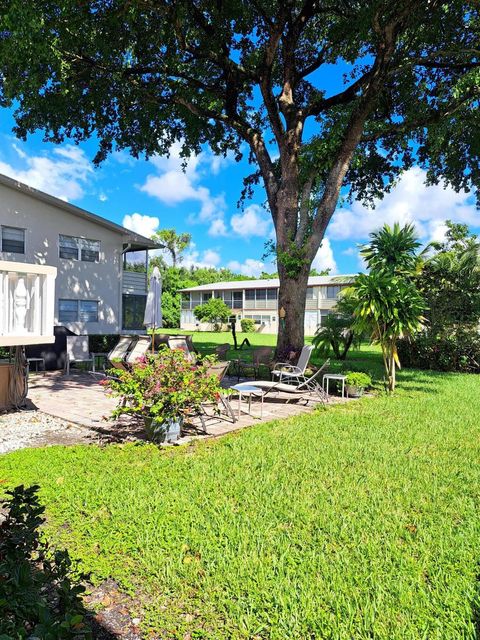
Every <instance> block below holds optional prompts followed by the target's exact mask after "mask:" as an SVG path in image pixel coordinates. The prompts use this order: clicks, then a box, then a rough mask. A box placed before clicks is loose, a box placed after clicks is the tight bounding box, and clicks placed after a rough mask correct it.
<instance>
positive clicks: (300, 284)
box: [277, 268, 308, 357]
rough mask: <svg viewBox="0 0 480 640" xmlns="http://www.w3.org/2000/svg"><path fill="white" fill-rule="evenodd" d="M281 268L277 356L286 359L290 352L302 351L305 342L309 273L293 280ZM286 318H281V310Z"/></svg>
mask: <svg viewBox="0 0 480 640" xmlns="http://www.w3.org/2000/svg"><path fill="white" fill-rule="evenodd" d="M283 271H284V270H283V269H282V268H279V276H280V289H279V292H278V339H277V355H279V356H282V357H285V356H286V355H288V353H289V352H290V351H297V352H298V351H300V350H301V349H302V347H303V345H304V340H305V304H306V299H307V284H308V271H307V273H306V274H305V273H302V274H300V275H299V276H298V277H297V278H291V277H289V276H288V275H287V274H285V273H283V274H282V272H283ZM282 308H283V309H284V310H285V318H284V319H282V318H281V313H280V312H281V309H282Z"/></svg>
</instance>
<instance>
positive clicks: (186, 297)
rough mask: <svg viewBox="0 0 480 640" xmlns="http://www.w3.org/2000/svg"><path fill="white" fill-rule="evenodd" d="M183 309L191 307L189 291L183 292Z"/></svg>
mask: <svg viewBox="0 0 480 640" xmlns="http://www.w3.org/2000/svg"><path fill="white" fill-rule="evenodd" d="M182 309H190V294H189V293H182ZM124 328H125V327H124Z"/></svg>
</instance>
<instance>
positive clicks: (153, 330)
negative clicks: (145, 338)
mask: <svg viewBox="0 0 480 640" xmlns="http://www.w3.org/2000/svg"><path fill="white" fill-rule="evenodd" d="M154 353H155V325H153V327H152V356H153V354H154Z"/></svg>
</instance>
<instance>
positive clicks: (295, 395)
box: [235, 360, 330, 403]
mask: <svg viewBox="0 0 480 640" xmlns="http://www.w3.org/2000/svg"><path fill="white" fill-rule="evenodd" d="M329 364H330V360H326V361H325V362H324V363H323V365H322V366H321V367H320V369H318V371H315V373H314V374H313V375H311V376H310V377H309V378H304V380H303V381H302V382H300V384H298V385H297V384H287V383H286V382H281V381H277V382H276V381H275V380H253V381H249V382H241V383H240V384H236V385H235V389H237V390H238V389H240V390H241V387H242V386H247V387H252V386H253V387H257V388H258V389H261V390H262V391H263V397H264V398H265V397H266V396H267V394H275V395H276V396H278V397H280V396H281V398H282V399H284V400H286V402H290V400H305V401H306V402H309V401H310V400H317V401H318V400H319V401H320V402H322V403H325V402H328V395H327V394H326V393H325V390H324V388H323V387H322V378H323V375H324V373H325V371H326V369H327V367H328V365H329Z"/></svg>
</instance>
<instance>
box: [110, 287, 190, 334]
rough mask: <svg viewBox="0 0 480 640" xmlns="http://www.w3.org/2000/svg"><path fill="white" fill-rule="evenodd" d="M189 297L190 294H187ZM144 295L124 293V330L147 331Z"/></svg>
mask: <svg viewBox="0 0 480 640" xmlns="http://www.w3.org/2000/svg"><path fill="white" fill-rule="evenodd" d="M187 295H188V294H187ZM146 299H147V297H146V296H144V295H132V294H127V293H124V294H123V296H122V328H123V329H134V330H135V329H145V327H144V325H143V318H144V314H145V302H146Z"/></svg>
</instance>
